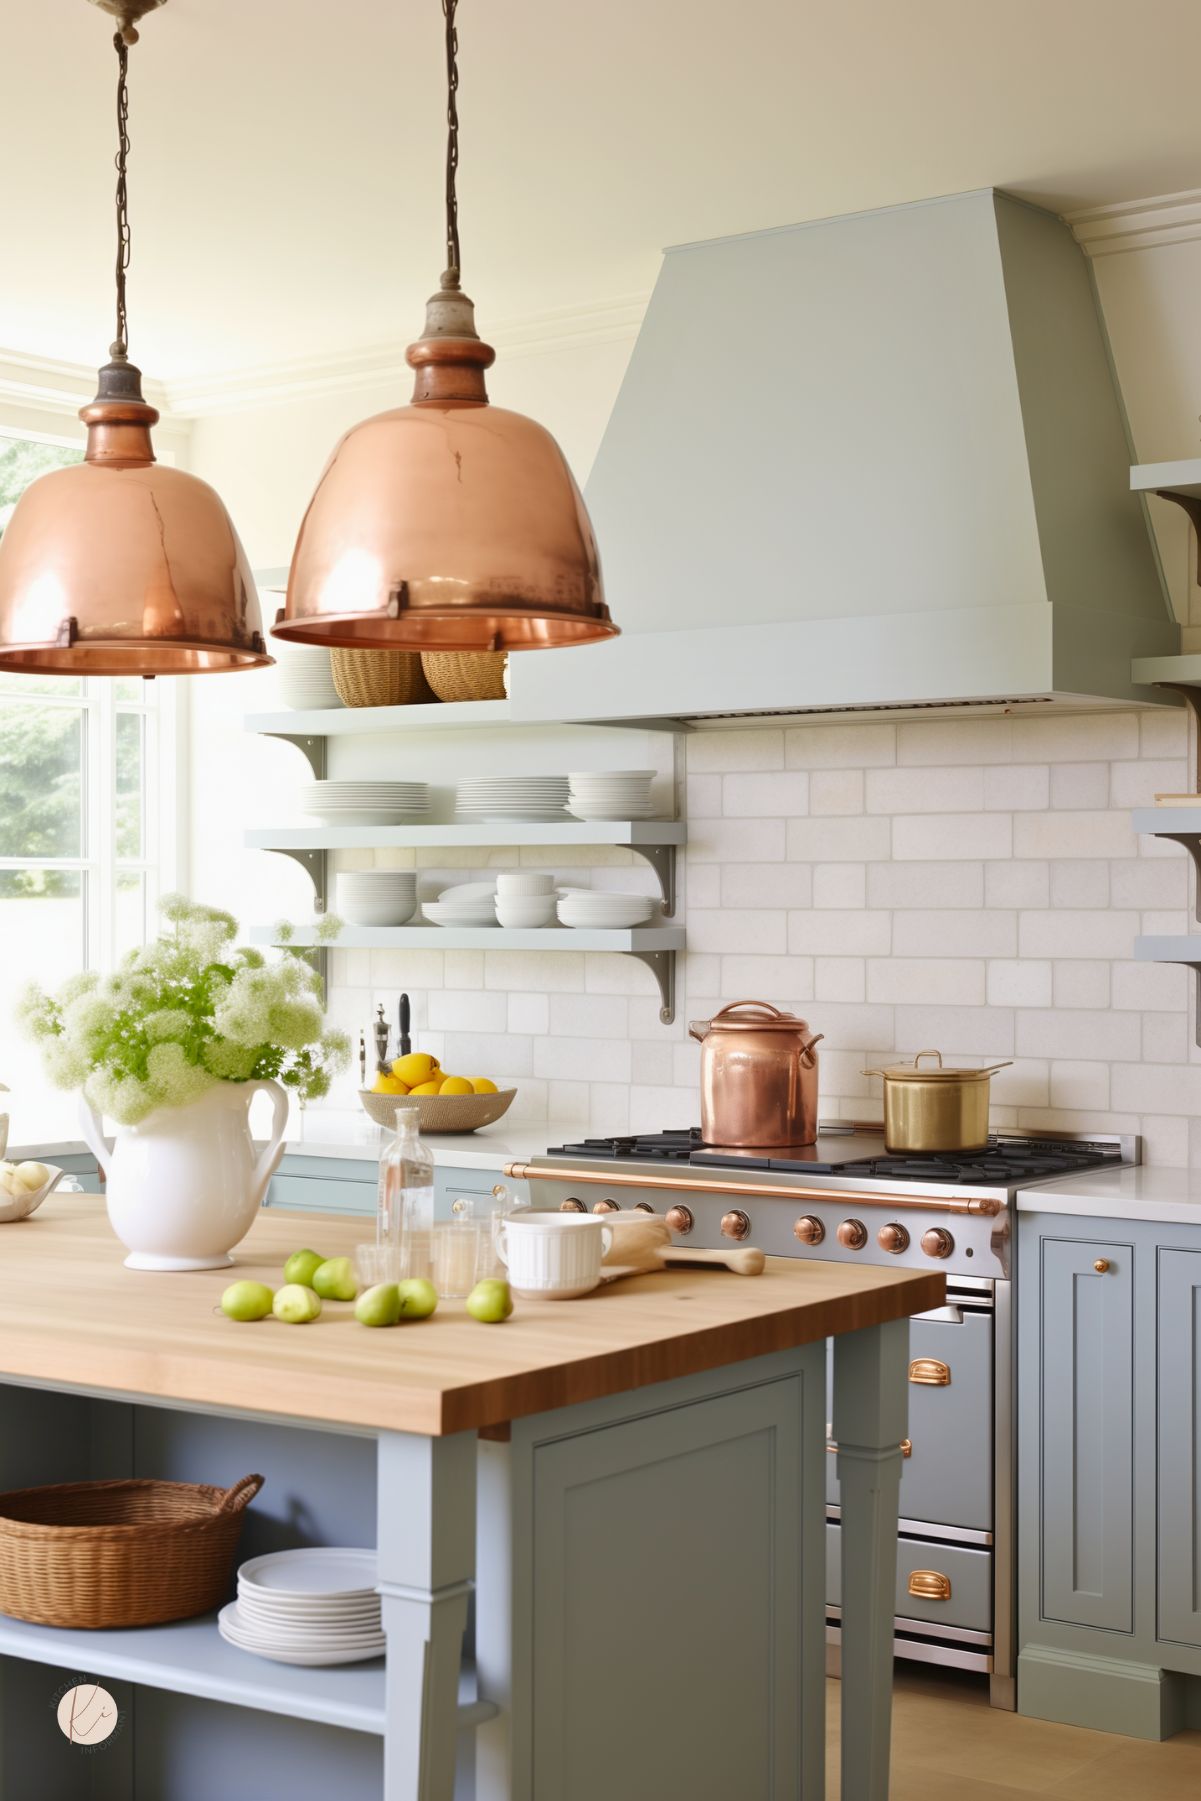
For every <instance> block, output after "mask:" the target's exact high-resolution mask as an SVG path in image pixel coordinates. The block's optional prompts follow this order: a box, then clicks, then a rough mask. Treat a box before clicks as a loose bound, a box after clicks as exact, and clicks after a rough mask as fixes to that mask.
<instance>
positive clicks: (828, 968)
mask: <svg viewBox="0 0 1201 1801" xmlns="http://www.w3.org/2000/svg"><path fill="white" fill-rule="evenodd" d="M813 971H814V973H813V994H814V999H815V1000H819V1001H862V1000H866V999H867V965H866V963H865V962H864V959H863V958H862V957H815V958H814V960H813Z"/></svg>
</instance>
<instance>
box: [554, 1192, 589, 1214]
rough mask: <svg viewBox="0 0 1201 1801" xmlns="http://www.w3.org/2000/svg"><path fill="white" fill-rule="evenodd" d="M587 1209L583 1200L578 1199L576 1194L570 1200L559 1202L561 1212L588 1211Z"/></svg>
mask: <svg viewBox="0 0 1201 1801" xmlns="http://www.w3.org/2000/svg"><path fill="white" fill-rule="evenodd" d="M587 1211H588V1209H587V1207H585V1205H584V1203H583V1201H577V1200H576V1198H575V1196H574V1195H572V1196H571V1199H570V1200H567V1201H560V1202H559V1212H560V1213H587Z"/></svg>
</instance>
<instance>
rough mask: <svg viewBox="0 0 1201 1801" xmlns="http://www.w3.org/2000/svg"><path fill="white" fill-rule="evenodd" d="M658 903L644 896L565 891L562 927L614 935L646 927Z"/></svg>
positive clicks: (590, 890)
mask: <svg viewBox="0 0 1201 1801" xmlns="http://www.w3.org/2000/svg"><path fill="white" fill-rule="evenodd" d="M654 911H655V903H654V901H653V900H648V899H647V897H646V896H645V895H644V894H605V893H603V892H602V891H601V890H599V889H593V888H565V889H562V890H561V891H560V894H559V923H560V925H565V926H575V927H577V928H578V929H580V930H582V931H592V932H598V931H602V932H613V931H620V930H624V929H626V928H627V927H629V926H641V925H645V924H646V922H647V920H648V919H651V918H652V917H653V916H654Z"/></svg>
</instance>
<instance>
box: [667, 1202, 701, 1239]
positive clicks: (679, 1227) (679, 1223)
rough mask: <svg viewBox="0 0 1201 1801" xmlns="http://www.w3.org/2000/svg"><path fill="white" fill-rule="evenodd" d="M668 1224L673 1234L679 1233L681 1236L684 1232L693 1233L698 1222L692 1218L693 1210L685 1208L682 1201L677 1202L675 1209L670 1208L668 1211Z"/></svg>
mask: <svg viewBox="0 0 1201 1801" xmlns="http://www.w3.org/2000/svg"><path fill="white" fill-rule="evenodd" d="M667 1223H668V1225H669V1226H670V1227H671V1229H672V1231H673V1232H679V1233H681V1234H682V1233H684V1232H691V1230H692V1228H693V1226H694V1225H695V1224H696V1221H695V1220H694V1219H693V1217H692V1208H691V1207H685V1205H684V1203H683V1202H682V1201H677V1203H676V1205H675V1206H674V1207H669V1208H668V1209H667Z"/></svg>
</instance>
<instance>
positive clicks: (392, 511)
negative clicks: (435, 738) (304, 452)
mask: <svg viewBox="0 0 1201 1801" xmlns="http://www.w3.org/2000/svg"><path fill="white" fill-rule="evenodd" d="M456 5H457V0H442V10H443V12H444V14H445V17H446V72H447V87H448V101H447V124H448V133H447V157H446V249H447V268H446V272H445V273H444V275H443V277H442V282H441V286H440V288H439V290H438V292H437V293H436V294H435V295H433V297H432V298H431V299H430V301H429V303H428V305H427V308H426V318H425V330H424V332H423V334H422V336H421V338H420V339H419V340H418V341H417V343H415V344H410V346H409V349H408V352H407V358H408V362H409V364H410V365H411V367H412V368H413V369H414V370H415V371H416V381H415V384H414V388H413V399H412V402H411V404H410V405H409V406H402V407H397V408H396V409H395V410H394V411H392V412H387V413H378V414H377V415H376V416H375V417H374V418H373V419H366V420H364V421H363V423H362V424H361V425H356V426H355V427H354V428H353V429H352V430H351V431H349V432H347V434H346V436H345V437H344V438H343V439H342V441H341V443H340V444H338V446H337V447H336V449H335V450H334V453H333V456H332V457H331V458H330V460H329V463H328V464H327V466H326V469H325V473H324V474H323V475H322V477H321V480H320V482H319V483H318V486H317V491H316V493H315V494H314V495H313V498H312V500H311V501H310V502H309V508H308V512H307V513H306V514H305V516H304V522H303V524H302V525H301V528H300V535H299V537H298V538H297V540H296V550H295V552H294V555H293V558H292V569H291V576H290V579H289V582H288V598H287V605H286V607H285V608H284V610H283V612H281V614H280V615H279V618H278V619H277V620H276V623H275V625H274V627H273V628H272V629H273V632H274V634H275V635H276V636H277V637H280V638H286V639H290V640H292V641H294V642H299V643H303V644H327V645H350V646H359V647H369V646H372V645H374V646H377V647H379V648H380V649H382V650H398V649H401V650H403V649H411V650H537V649H545V648H549V647H551V646H554V645H562V644H587V643H590V642H592V641H594V640H598V639H602V638H613V637H616V635H617V630H618V628H617V627H616V626H615V625H614V624H613V623H612V621H611V620H610V618H609V609H608V607H607V606H606V605H605V597H604V589H603V587H602V585H601V572H600V558H599V557H598V555H597V549H596V541H595V539H594V538H593V535H592V526H591V523H590V521H589V518H588V513H587V511H586V509H585V506H584V502H583V499H582V498H581V495H580V491H579V489H578V488H577V487H576V484H575V482H574V481H573V479H572V475H571V471H570V469H569V468H568V467H567V462H566V459H565V458H564V456H563V452H562V451H561V450H560V449H559V446H558V445H557V444H556V443H555V440H554V439H553V438H552V437H551V435H550V433H549V432H548V431H546V430H544V428H543V427H542V426H540V425H536V424H535V423H534V421H533V420H532V419H527V418H525V417H524V416H523V415H522V414H520V413H511V412H507V411H505V410H504V409H503V408H501V407H494V406H489V404H488V394H487V390H486V388H485V386H484V371H485V369H487V368H488V367H489V365H490V364H491V363H492V362H493V360H494V357H495V352H494V351H493V349H492V347H491V345H489V344H484V343H481V341H480V339H479V337H478V336H477V334H476V329H475V317H474V309H473V307H472V303H471V301H470V300H469V299H468V298H467V296H466V295H465V294H464V293H462V292H461V290H460V286H459V268H460V261H459V228H458V200H457V196H456V192H455V173H456V170H457V168H458V161H459V121H458V107H457V98H456V95H457V89H458V79H459V77H458V36H457V33H456V29H455V9H456Z"/></svg>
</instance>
